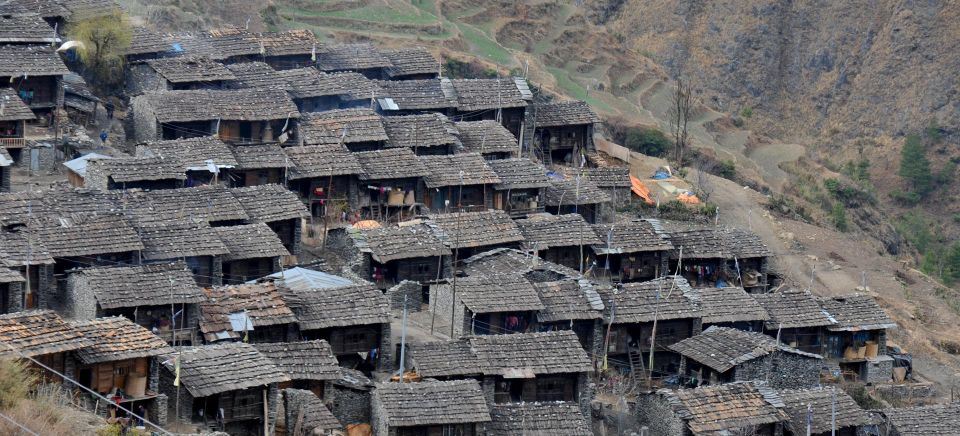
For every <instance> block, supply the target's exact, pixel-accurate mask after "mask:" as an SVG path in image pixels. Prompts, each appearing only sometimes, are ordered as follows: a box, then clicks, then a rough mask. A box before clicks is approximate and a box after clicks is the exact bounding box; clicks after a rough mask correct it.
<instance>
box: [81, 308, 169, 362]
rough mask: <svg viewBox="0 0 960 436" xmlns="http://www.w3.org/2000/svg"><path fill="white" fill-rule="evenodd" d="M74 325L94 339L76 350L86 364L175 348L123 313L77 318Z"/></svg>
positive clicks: (151, 353)
mask: <svg viewBox="0 0 960 436" xmlns="http://www.w3.org/2000/svg"><path fill="white" fill-rule="evenodd" d="M70 324H71V325H72V326H73V328H75V329H76V330H77V331H78V332H80V333H82V334H83V335H84V336H85V337H86V338H87V339H90V340H91V341H92V342H93V343H92V344H91V345H90V346H88V347H85V348H82V349H79V350H77V351H76V353H77V358H78V359H80V362H81V363H83V364H85V365H92V364H95V363H102V362H117V361H120V360H127V359H136V358H139V357H153V356H161V355H164V354H169V353H171V352H173V349H172V348H170V347H169V346H167V341H164V340H163V339H160V337H159V336H157V335H155V334H153V332H151V331H150V330H148V329H147V328H146V327H143V326H140V325H137V324H135V323H134V322H133V321H130V320H129V319H127V318H124V317H122V316H114V317H109V318H97V319H92V320H87V321H73V322H71V323H70Z"/></svg>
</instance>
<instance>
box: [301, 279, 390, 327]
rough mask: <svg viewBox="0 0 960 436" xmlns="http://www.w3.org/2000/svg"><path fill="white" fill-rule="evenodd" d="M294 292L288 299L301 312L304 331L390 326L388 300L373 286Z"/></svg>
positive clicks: (359, 285) (360, 285) (363, 285)
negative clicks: (358, 326) (387, 324)
mask: <svg viewBox="0 0 960 436" xmlns="http://www.w3.org/2000/svg"><path fill="white" fill-rule="evenodd" d="M291 291H292V293H287V294H285V295H286V297H285V298H287V299H288V300H290V305H291V306H292V307H293V308H294V310H295V311H296V312H297V318H298V319H299V324H300V330H316V329H324V328H329V327H347V326H357V325H367V324H383V323H388V322H390V309H389V303H388V302H387V297H385V296H384V295H383V292H380V290H378V289H375V288H374V287H373V286H372V285H370V284H358V285H349V286H339V287H332V288H324V289H295V290H291ZM291 297H292V298H291ZM294 300H296V301H294Z"/></svg>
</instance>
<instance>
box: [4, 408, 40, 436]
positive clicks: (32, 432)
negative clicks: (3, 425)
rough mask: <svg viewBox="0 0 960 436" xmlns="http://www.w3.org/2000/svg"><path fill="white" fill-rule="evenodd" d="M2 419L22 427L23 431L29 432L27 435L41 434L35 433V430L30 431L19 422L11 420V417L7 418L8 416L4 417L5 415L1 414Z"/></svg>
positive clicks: (35, 435) (37, 435)
mask: <svg viewBox="0 0 960 436" xmlns="http://www.w3.org/2000/svg"><path fill="white" fill-rule="evenodd" d="M0 418H3V419H6V420H7V421H10V423H11V424H13V425H15V426H17V427H20V428H21V429H22V430H23V431H25V432H27V433H30V434H31V435H33V436H40V433H37V432H35V431H33V430H30V429H29V428H27V427H26V426H25V425H23V424H21V423H19V422H17V421H14V419H13V418H11V417H9V416H7V415H4V414H2V413H0Z"/></svg>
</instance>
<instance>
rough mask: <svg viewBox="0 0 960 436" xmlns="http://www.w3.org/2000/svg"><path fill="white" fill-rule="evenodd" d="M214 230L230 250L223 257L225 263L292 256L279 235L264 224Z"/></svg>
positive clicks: (216, 228)
mask: <svg viewBox="0 0 960 436" xmlns="http://www.w3.org/2000/svg"><path fill="white" fill-rule="evenodd" d="M214 230H216V231H217V235H218V236H220V240H221V241H223V245H225V246H226V247H227V250H230V253H229V254H225V255H224V256H223V260H224V262H230V261H235V260H243V259H257V258H265V257H279V256H289V255H290V252H289V251H287V249H286V247H284V246H283V242H280V238H279V237H278V236H277V234H276V233H274V231H273V230H271V229H270V227H269V226H267V225H266V224H264V223H258V224H246V225H242V226H226V227H214Z"/></svg>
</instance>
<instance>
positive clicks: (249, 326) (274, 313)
mask: <svg viewBox="0 0 960 436" xmlns="http://www.w3.org/2000/svg"><path fill="white" fill-rule="evenodd" d="M204 293H205V294H206V296H207V299H206V301H203V302H201V303H200V333H201V334H202V335H203V339H204V341H205V342H207V343H214V342H219V341H232V340H243V342H250V343H256V342H286V341H292V340H295V339H297V337H298V332H297V317H296V315H294V313H293V311H292V310H291V309H290V307H288V306H287V304H286V302H285V301H284V299H283V298H282V296H281V294H280V291H279V290H278V289H277V287H276V285H274V284H273V283H272V282H263V283H251V284H244V285H236V286H214V287H211V288H206V289H204Z"/></svg>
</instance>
